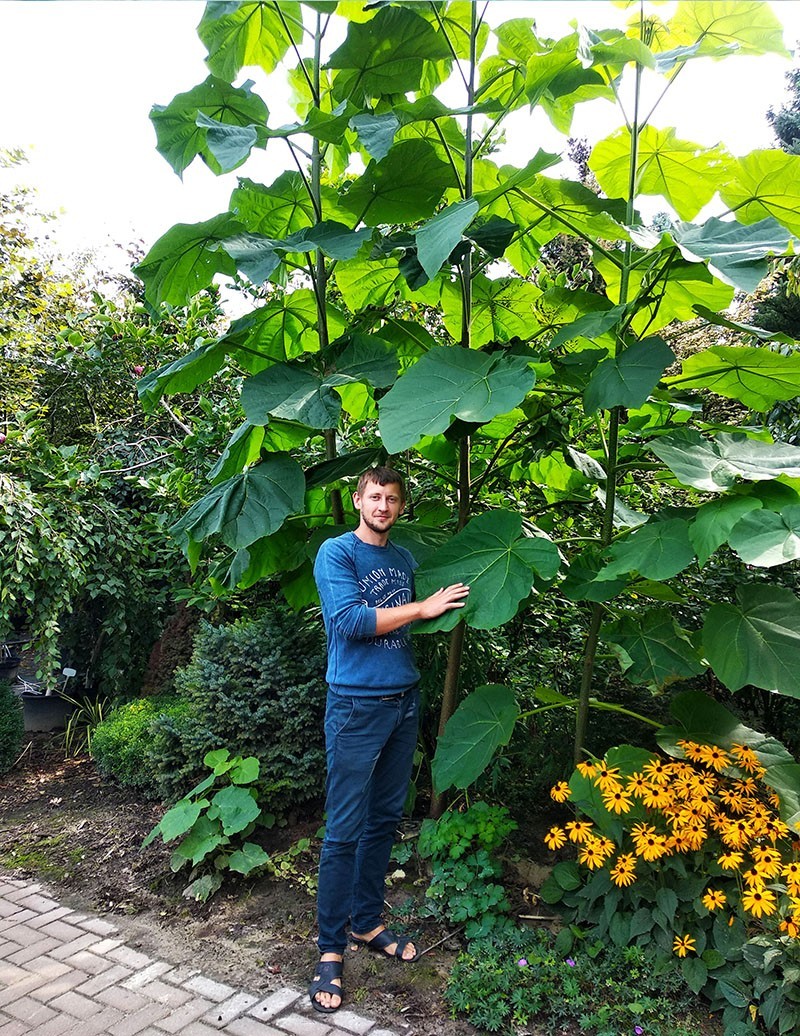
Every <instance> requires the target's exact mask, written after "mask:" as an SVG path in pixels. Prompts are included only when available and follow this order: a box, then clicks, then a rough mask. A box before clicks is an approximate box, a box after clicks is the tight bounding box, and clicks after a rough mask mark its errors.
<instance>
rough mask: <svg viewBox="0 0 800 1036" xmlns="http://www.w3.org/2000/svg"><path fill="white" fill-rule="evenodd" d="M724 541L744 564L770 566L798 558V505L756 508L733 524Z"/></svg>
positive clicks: (799, 522)
mask: <svg viewBox="0 0 800 1036" xmlns="http://www.w3.org/2000/svg"><path fill="white" fill-rule="evenodd" d="M728 543H729V544H730V545H731V547H732V549H733V550H735V551H736V553H737V554H738V555H739V557H740V558H741V559H742V561H744V563H745V564H746V565H757V566H758V567H759V568H772V567H773V566H775V565H785V564H786V562H787V561H796V560H797V559H798V558H800V506H797V505H795V506H794V507H785V508H783V510H781V511H779V512H777V513H776V512H775V511H767V510H760V511H756V512H753V513H751V514H747V515H745V516H744V517H743V518H742V519H741V521H739V522H737V524H736V525H735V526H734V527H733V531H732V532H731V534H730V536H729V538H728Z"/></svg>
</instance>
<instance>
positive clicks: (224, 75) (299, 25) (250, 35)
mask: <svg viewBox="0 0 800 1036" xmlns="http://www.w3.org/2000/svg"><path fill="white" fill-rule="evenodd" d="M197 34H198V36H199V37H200V39H201V40H202V41H203V43H204V44H205V47H206V49H207V51H208V57H207V58H206V64H207V65H208V67H209V68H210V69H211V71H212V72H213V73H214V75H215V76H218V77H219V78H220V79H224V80H226V81H227V82H229V83H230V82H232V81H233V80H234V79H235V78H236V76H237V75H238V73H239V69H241V68H243V67H244V66H246V65H258V66H260V67H261V68H263V69H264V71H265V72H266V73H267V74H268V75H269V73H270V72H274V71H275V68H276V67H277V65H278V63H279V62H280V60H281V58H283V56H284V54H285V53H286V51H287V50H288V49H289V46H290V44H291V43H299V42H300V41H301V40H302V38H303V15H302V11H301V7H300V4H299V3H297V0H281V2H280V4H265V3H259V2H257V0H244V2H243V3H217V4H207V5H206V9H205V12H204V14H203V17H202V18H201V19H200V24H199V25H198V26H197Z"/></svg>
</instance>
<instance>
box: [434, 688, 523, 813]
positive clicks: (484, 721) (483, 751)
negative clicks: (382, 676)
mask: <svg viewBox="0 0 800 1036" xmlns="http://www.w3.org/2000/svg"><path fill="white" fill-rule="evenodd" d="M518 715H519V709H518V708H517V703H516V700H515V698H514V692H513V691H512V690H510V689H509V688H508V687H501V686H500V685H498V684H491V685H488V686H485V687H479V688H478V689H477V690H476V691H473V693H472V694H470V695H469V696H468V697H466V698H465V699H464V700H463V701H462V702H461V704H460V705H459V706H458V708H457V709H456V711H455V712H454V713H453V715H452V716H451V717H450V719H449V720H448V722H447V726H446V727H445V730H444V733H443V734H442V735H441V737H440V738H439V740H438V743H437V746H436V755H435V756H434V758H433V765H432V767H431V773H432V776H433V786H434V788H435V789H436V791H437V792H443V791H446V790H447V789H448V788H468V787H469V786H470V784H472V783H473V781H476V780H477V779H478V777H480V775H481V774H482V773H483V771H484V770H485V769H486V767H487V766H488V765H489V763H490V762H491V761H492V757H493V756H494V753H495V752H496V751H497V749H498V748H500V747H502V746H503V745H507V744H508V742H509V741H510V740H511V735H512V734H513V732H514V725H515V723H516V722H517V716H518Z"/></svg>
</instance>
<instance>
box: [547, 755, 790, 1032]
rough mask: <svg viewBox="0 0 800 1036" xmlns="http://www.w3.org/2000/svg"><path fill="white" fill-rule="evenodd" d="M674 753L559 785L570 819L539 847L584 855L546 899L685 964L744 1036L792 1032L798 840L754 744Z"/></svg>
mask: <svg viewBox="0 0 800 1036" xmlns="http://www.w3.org/2000/svg"><path fill="white" fill-rule="evenodd" d="M675 745H676V750H677V751H678V752H680V754H681V755H682V758H674V759H668V758H664V757H662V756H660V755H658V754H651V753H646V752H644V751H642V750H639V749H635V748H630V747H628V746H623V747H622V748H619V749H613V750H612V751H611V752H609V753H608V754H607V756H606V757H605V758H604V759H600V760H593V761H588V762H582V763H579V764H578V766H577V769H576V771H575V773H574V774H573V776H572V778H571V780H570V781H569V783H567V782H565V781H561V782H559V783H558V784H556V785H555V787H554V788H553V789H552V791H551V796H552V798H553V799H554V800H555V801H556V802H560V803H565V802H567V801H570V802H571V803H572V804H573V805H574V806H575V807H576V816H575V818H574V819H572V820H569V821H568V822H566V823H564V824H560V825H555V826H553V827H551V828H550V830H549V831H548V832H547V834H546V835H545V838H544V841H545V843H546V844H547V846H548V848H550V849H551V850H561V849H564V848H565V847H567V846H569V847H574V851H575V855H576V857H577V859H576V861H571V862H569V863H567V862H564V863H559V864H557V865H556V867H555V868H554V871H553V875H552V876H551V878H550V879H549V880H548V882H547V883H546V884H545V886H544V888H543V890H542V894H543V898H545V899H546V900H547V901H548V902H551V903H562V904H563V905H564V906H565V907H566V908H567V912H568V914H569V915H570V920H573V921H589V922H590V923H592V924H593V925H596V926H597V929H598V934H599V935H601V936H602V937H609V938H610V939H611V941H612V942H614V943H616V944H617V945H628V944H629V943H630V942H632V943H635V944H638V945H640V946H643V947H649V948H650V949H651V950H652V951H654V952H655V954H656V956H659V957H661V959H664V958H665V957H667V956H668V955H672V956H673V960H674V959H676V958H677V959H678V961H679V964H680V968H681V970H682V972H683V975H684V978H685V979H686V980H687V982H688V983H689V985H690V986H691V988H692V989H694V990H695V992H700V991H701V990H702V991H703V992H704V994H706V995H708V996H709V997H710V999H711V1001H712V1007H714V1008H717V1009H720V1010H723V1011H724V1012H726V1013H727V1017H726V1020H727V1021H728V1022H730V1024H731V1025H733V1024H734V1022H735V1023H736V1025H737V1028H736V1032H740V1031H741V1032H746V1031H750V1030H749V1029H748V1028H747V1027H748V1025H750V1026H754V1025H755V1020H756V1019H757V1018H758V1019H760V1021H761V1023H762V1024H763V1026H764V1027H765V1028H766V1029H767V1031H770V1032H771V1031H775V1032H781V1033H783V1032H788V1031H797V1030H798V1027H800V1005H799V1004H798V1000H800V998H798V996H797V993H796V992H795V991H794V985H795V983H796V982H797V981H798V979H800V842H798V839H797V836H796V834H794V833H793V832H792V831H790V829H789V827H788V826H787V824H786V823H785V822H784V820H783V819H782V818H781V801H780V798H779V796H778V795H777V794H776V792H775V791H774V790H773V788H772V787H771V785H770V784H769V783H768V781H769V779H770V777H769V776H768V771H767V770H766V768H765V767H764V766H763V765H762V763H761V761H760V760H759V757H758V755H757V754H756V753H755V752H754V751H753V749H752V748H750V747H749V746H748V745H745V744H740V743H732V744H731V745H730V746H729V747H728V748H723V747H720V746H719V745H716V744H704V743H699V742H698V741H692V740H688V739H678V740H677V741H676V742H675ZM742 1025H744V1028H742V1027H741V1026H742ZM731 1031H733V1029H731ZM752 1031H754V1032H755V1031H763V1030H758V1029H756V1028H753V1029H752Z"/></svg>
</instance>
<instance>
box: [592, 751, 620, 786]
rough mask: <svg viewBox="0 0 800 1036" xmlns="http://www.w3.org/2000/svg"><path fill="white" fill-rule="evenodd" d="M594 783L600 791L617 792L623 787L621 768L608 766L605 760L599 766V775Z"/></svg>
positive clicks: (597, 774)
mask: <svg viewBox="0 0 800 1036" xmlns="http://www.w3.org/2000/svg"><path fill="white" fill-rule="evenodd" d="M594 783H595V784H596V785H597V787H598V788H599V789H600V791H616V790H617V788H619V787H621V785H620V783H619V767H618V766H606V762H605V759H604V760H603V761H602V762H601V763H598V764H597V773H596V775H595V779H594Z"/></svg>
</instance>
